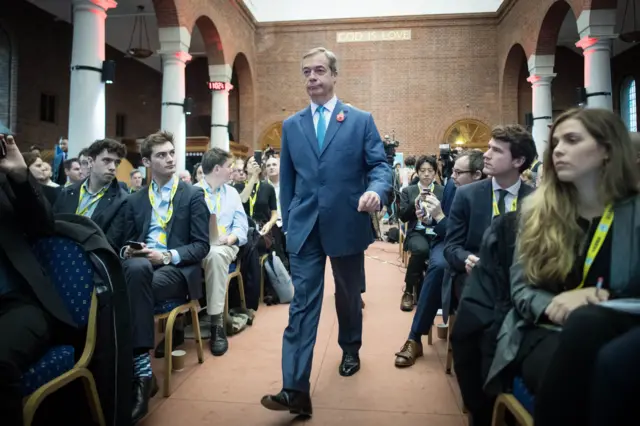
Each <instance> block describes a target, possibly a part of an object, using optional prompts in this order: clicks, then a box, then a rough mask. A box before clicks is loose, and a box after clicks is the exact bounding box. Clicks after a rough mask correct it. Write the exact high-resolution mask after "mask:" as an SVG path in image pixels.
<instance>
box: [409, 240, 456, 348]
mask: <svg viewBox="0 0 640 426" xmlns="http://www.w3.org/2000/svg"><path fill="white" fill-rule="evenodd" d="M446 268H447V261H446V260H445V259H444V241H438V242H437V243H436V244H434V245H433V246H432V247H431V253H430V254H429V267H428V268H427V273H426V274H425V277H424V282H423V284H422V291H421V292H420V299H418V308H417V309H416V313H415V315H414V317H413V323H412V324H411V332H410V333H409V339H411V340H415V341H418V342H419V341H420V339H421V337H422V336H423V335H425V334H428V333H429V329H430V328H431V326H432V325H433V320H434V319H435V317H436V314H437V313H438V309H440V305H441V304H442V280H443V279H444V272H445V269H446Z"/></svg>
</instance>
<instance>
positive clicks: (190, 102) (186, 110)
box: [182, 98, 195, 115]
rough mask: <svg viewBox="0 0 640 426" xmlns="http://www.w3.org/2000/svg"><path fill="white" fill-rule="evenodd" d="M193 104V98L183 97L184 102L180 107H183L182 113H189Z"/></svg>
mask: <svg viewBox="0 0 640 426" xmlns="http://www.w3.org/2000/svg"><path fill="white" fill-rule="evenodd" d="M194 106H195V102H194V101H193V98H185V99H184V104H183V105H182V107H183V108H184V115H191V113H192V112H193V109H194Z"/></svg>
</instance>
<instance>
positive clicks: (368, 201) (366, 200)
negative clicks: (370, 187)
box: [358, 191, 380, 213]
mask: <svg viewBox="0 0 640 426" xmlns="http://www.w3.org/2000/svg"><path fill="white" fill-rule="evenodd" d="M378 210H380V197H379V196H378V194H376V193H375V192H373V191H367V192H365V193H364V194H362V196H361V197H360V201H358V211H359V212H367V213H375V212H377V211H378Z"/></svg>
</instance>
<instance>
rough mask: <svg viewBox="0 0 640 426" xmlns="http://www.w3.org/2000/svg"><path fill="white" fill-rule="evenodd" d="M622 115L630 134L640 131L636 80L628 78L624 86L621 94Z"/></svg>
mask: <svg viewBox="0 0 640 426" xmlns="http://www.w3.org/2000/svg"><path fill="white" fill-rule="evenodd" d="M620 114H621V115H622V119H623V120H624V123H625V124H626V125H627V129H629V131H630V132H637V131H638V101H637V97H636V80H635V79H634V78H633V77H628V78H627V79H625V80H624V83H623V84H622V89H621V93H620Z"/></svg>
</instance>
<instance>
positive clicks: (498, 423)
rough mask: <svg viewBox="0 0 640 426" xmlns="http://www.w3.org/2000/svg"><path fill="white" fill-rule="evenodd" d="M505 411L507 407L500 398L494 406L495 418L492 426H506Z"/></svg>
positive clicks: (492, 420)
mask: <svg viewBox="0 0 640 426" xmlns="http://www.w3.org/2000/svg"><path fill="white" fill-rule="evenodd" d="M505 411H506V406H505V405H504V402H503V401H502V399H501V398H500V396H499V397H498V399H496V403H495V405H494V406H493V417H492V418H491V426H505V422H504V415H505Z"/></svg>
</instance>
